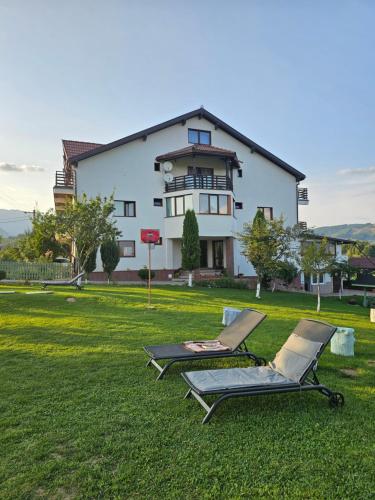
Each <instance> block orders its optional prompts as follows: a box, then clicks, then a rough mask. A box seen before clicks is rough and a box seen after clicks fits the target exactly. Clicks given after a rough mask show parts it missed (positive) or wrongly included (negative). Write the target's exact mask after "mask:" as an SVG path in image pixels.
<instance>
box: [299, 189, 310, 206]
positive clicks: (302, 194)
mask: <svg viewBox="0 0 375 500" xmlns="http://www.w3.org/2000/svg"><path fill="white" fill-rule="evenodd" d="M308 204H309V193H308V190H307V188H298V205H308Z"/></svg>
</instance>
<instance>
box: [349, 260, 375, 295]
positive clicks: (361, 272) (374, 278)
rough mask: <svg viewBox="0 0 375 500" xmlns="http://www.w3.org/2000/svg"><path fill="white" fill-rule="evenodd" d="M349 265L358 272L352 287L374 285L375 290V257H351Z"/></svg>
mask: <svg viewBox="0 0 375 500" xmlns="http://www.w3.org/2000/svg"><path fill="white" fill-rule="evenodd" d="M349 264H350V265H351V266H352V267H354V268H356V269H357V270H358V272H357V277H356V279H355V280H354V281H352V282H351V284H352V285H364V286H366V287H368V286H370V285H373V286H374V289H375V257H366V256H363V257H350V259H349Z"/></svg>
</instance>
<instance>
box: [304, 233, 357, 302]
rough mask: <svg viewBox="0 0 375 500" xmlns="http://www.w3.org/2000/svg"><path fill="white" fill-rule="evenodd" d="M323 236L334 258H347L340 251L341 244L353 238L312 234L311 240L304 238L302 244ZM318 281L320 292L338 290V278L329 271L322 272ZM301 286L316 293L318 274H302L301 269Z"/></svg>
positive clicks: (351, 241) (327, 292) (347, 242)
mask: <svg viewBox="0 0 375 500" xmlns="http://www.w3.org/2000/svg"><path fill="white" fill-rule="evenodd" d="M323 238H325V239H326V240H328V243H329V250H330V253H332V256H334V257H335V260H337V261H341V262H345V261H347V260H348V256H347V255H345V254H344V253H343V251H342V245H350V244H354V243H355V242H354V241H353V240H346V239H342V238H341V239H340V238H333V237H329V236H319V235H314V236H313V237H312V238H311V240H308V239H307V240H306V241H305V242H304V243H303V244H309V241H311V242H312V241H314V240H315V241H316V240H322V239H323ZM319 281H320V292H321V293H322V294H329V293H338V292H339V291H340V278H339V277H335V276H334V277H332V276H331V274H330V273H322V274H321V275H320V277H319ZM301 287H302V288H303V289H304V290H305V291H306V292H312V293H317V291H318V276H317V275H316V274H311V275H310V274H304V273H303V271H301Z"/></svg>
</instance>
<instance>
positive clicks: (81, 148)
mask: <svg viewBox="0 0 375 500" xmlns="http://www.w3.org/2000/svg"><path fill="white" fill-rule="evenodd" d="M62 143H63V148H64V151H65V155H66V158H67V159H68V160H70V158H73V156H77V155H80V154H82V153H86V152H87V151H91V150H92V149H96V148H98V147H99V146H103V144H97V143H96V142H82V141H68V140H66V139H63V141H62Z"/></svg>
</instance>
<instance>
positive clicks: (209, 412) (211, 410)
mask: <svg viewBox="0 0 375 500" xmlns="http://www.w3.org/2000/svg"><path fill="white" fill-rule="evenodd" d="M190 396H194V398H195V399H196V400H197V401H198V403H199V404H200V405H201V406H203V408H204V409H205V410H206V412H207V413H206V415H205V417H204V419H203V420H202V424H207V423H208V422H209V421H210V420H211V418H212V415H213V414H214V413H215V411H216V410H217V407H218V406H219V405H220V404H221V403H222V402H223V401H224V400H225V399H228V396H227V395H224V396H221V397H220V398H219V399H217V400H216V401H215V402H214V403H213V404H212V405H211V406H208V404H207V403H206V401H205V400H204V399H203V398H202V397H201V396H200V395H199V394H197V393H196V392H195V391H194V390H193V389H189V391H188V392H187V394H186V395H185V399H186V398H187V397H190Z"/></svg>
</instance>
